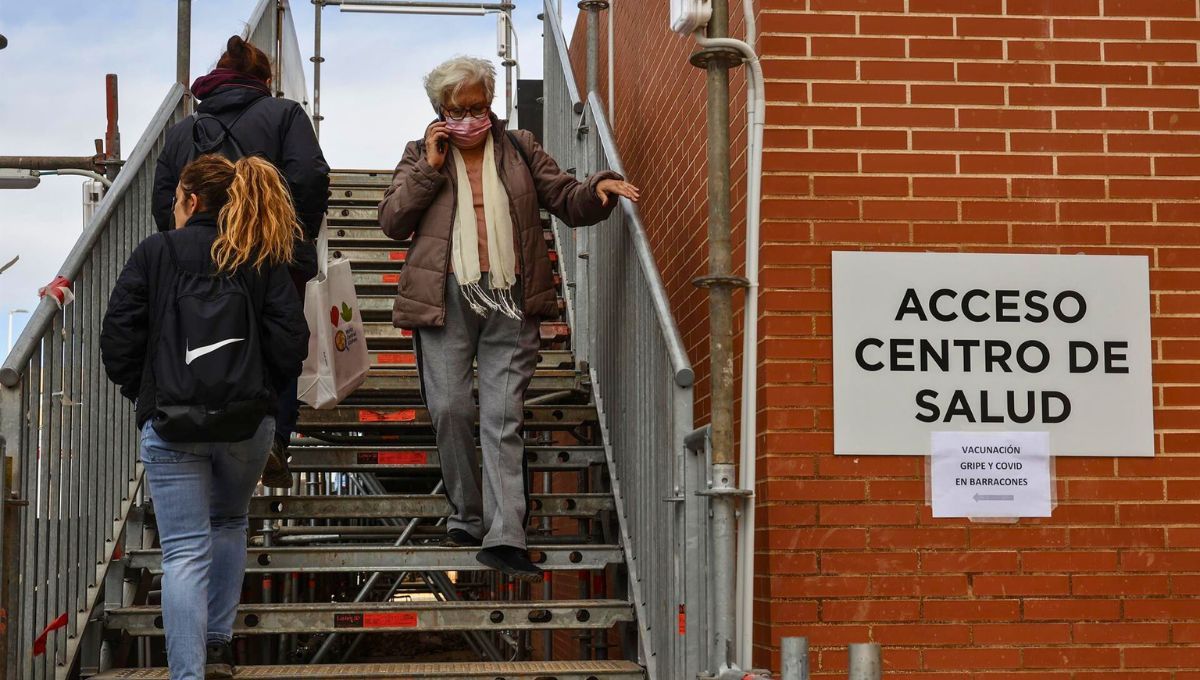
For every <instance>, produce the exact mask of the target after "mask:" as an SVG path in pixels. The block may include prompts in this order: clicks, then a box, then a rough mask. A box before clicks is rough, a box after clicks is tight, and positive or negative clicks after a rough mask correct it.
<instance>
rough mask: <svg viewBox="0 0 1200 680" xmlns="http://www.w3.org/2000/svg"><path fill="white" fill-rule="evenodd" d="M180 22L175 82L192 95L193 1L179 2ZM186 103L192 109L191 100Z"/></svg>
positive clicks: (176, 37)
mask: <svg viewBox="0 0 1200 680" xmlns="http://www.w3.org/2000/svg"><path fill="white" fill-rule="evenodd" d="M178 22H179V23H178V26H177V28H176V33H175V80H176V82H178V83H179V84H180V85H183V87H184V89H187V90H188V92H189V93H191V89H190V88H191V87H192V77H191V68H192V0H179V13H178ZM184 101H185V104H184V106H185V107H186V108H187V109H190V108H191V104H190V101H191V100H190V98H189V99H185V100H184Z"/></svg>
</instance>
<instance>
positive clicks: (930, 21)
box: [858, 14, 954, 38]
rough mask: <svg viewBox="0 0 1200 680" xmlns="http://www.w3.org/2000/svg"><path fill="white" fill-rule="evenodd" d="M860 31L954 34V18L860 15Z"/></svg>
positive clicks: (903, 33) (912, 34)
mask: <svg viewBox="0 0 1200 680" xmlns="http://www.w3.org/2000/svg"><path fill="white" fill-rule="evenodd" d="M858 32H859V33H861V34H862V35H898V36H903V37H905V38H908V37H910V36H917V35H922V36H924V35H947V36H949V35H954V19H953V18H951V17H930V16H912V15H905V16H879V15H872V14H864V15H860V16H859V18H858Z"/></svg>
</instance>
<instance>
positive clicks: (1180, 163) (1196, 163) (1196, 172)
mask: <svg viewBox="0 0 1200 680" xmlns="http://www.w3.org/2000/svg"><path fill="white" fill-rule="evenodd" d="M1154 174H1156V175H1165V176H1177V177H1196V176H1200V159H1198V158H1196V157H1195V156H1160V157H1158V158H1155V159H1154Z"/></svg>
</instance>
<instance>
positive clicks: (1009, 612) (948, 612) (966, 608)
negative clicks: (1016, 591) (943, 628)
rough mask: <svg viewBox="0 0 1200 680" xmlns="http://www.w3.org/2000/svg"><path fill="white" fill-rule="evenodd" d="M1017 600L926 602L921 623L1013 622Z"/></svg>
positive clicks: (1017, 605) (1017, 606)
mask: <svg viewBox="0 0 1200 680" xmlns="http://www.w3.org/2000/svg"><path fill="white" fill-rule="evenodd" d="M1019 616H1020V601H1019V600H926V601H925V617H924V618H923V619H922V620H923V621H930V622H933V621H997V622H999V621H1015V620H1017V618H1018V617H1019Z"/></svg>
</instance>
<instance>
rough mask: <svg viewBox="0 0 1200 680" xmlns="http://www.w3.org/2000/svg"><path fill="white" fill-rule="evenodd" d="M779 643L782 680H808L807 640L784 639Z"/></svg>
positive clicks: (797, 638)
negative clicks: (780, 646) (780, 645)
mask: <svg viewBox="0 0 1200 680" xmlns="http://www.w3.org/2000/svg"><path fill="white" fill-rule="evenodd" d="M780 642H781V643H782V649H781V650H780V657H781V658H780V661H781V663H782V665H783V668H782V669H781V670H782V673H783V679H782V680H808V638H802V637H785V638H783V639H782V640H781V641H780Z"/></svg>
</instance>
